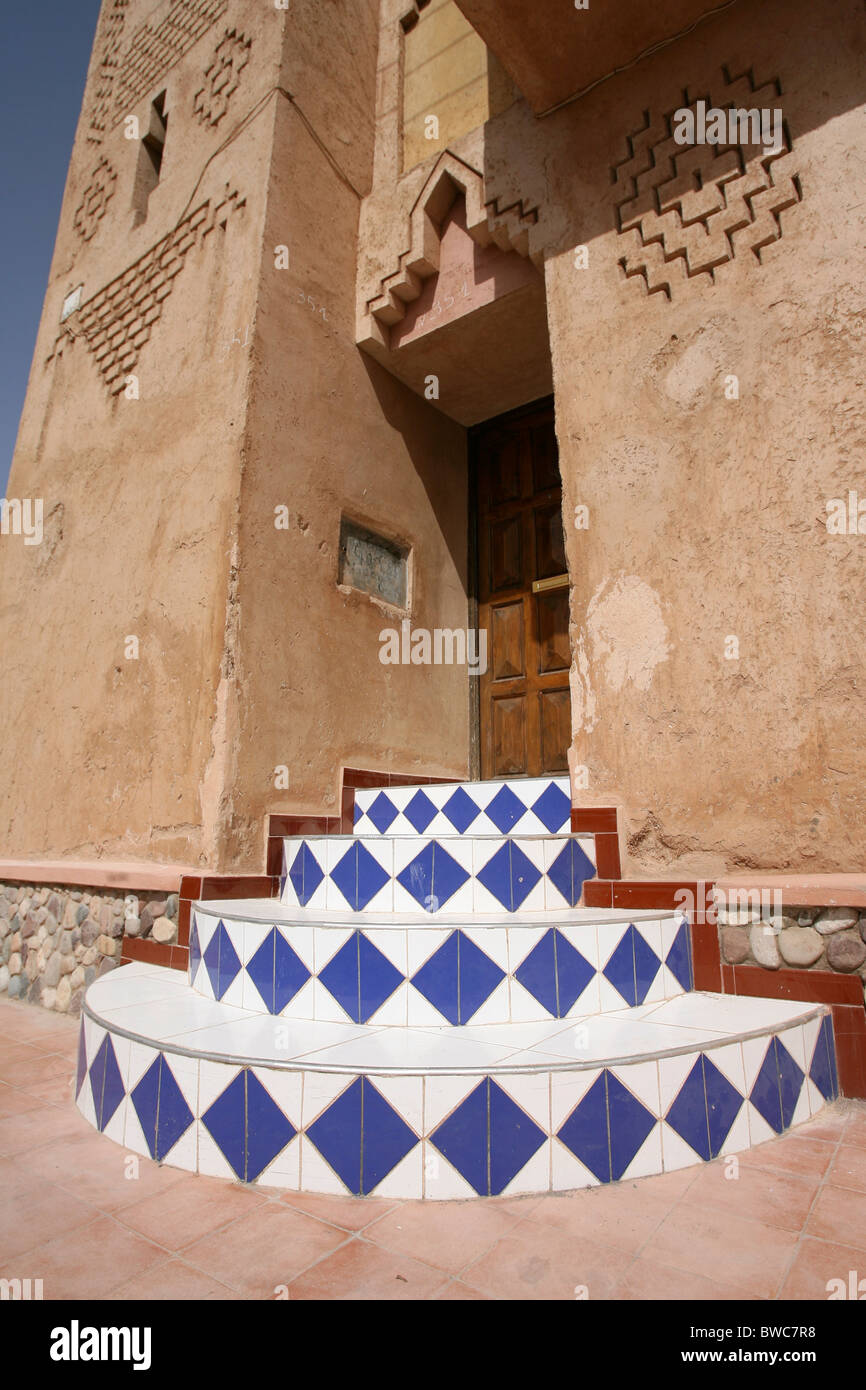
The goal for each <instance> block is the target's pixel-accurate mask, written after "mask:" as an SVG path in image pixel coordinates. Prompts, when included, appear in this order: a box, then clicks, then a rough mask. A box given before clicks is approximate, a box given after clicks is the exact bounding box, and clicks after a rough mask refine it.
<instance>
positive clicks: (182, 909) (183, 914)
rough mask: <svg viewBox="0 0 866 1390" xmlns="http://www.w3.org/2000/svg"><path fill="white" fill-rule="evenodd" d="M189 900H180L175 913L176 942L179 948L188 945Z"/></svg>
mask: <svg viewBox="0 0 866 1390" xmlns="http://www.w3.org/2000/svg"><path fill="white" fill-rule="evenodd" d="M189 919H190V901H189V898H181V901H180V904H179V906H178V912H177V941H178V945H179V946H188V945H189Z"/></svg>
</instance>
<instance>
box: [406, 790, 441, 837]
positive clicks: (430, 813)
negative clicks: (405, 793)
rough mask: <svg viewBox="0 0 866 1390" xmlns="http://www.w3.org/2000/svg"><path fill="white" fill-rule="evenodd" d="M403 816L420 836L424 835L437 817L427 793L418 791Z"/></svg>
mask: <svg viewBox="0 0 866 1390" xmlns="http://www.w3.org/2000/svg"><path fill="white" fill-rule="evenodd" d="M403 815H404V816H405V817H406V819H407V821H408V822H409V824H410V825H411V826H412V828H413V829H414V830H417V831H418V834H419V835H423V834H424V831H425V830H426V829H427V826H428V825H429V824H430V822H431V820H432V819H433V817H434V816H435V815H436V807H435V806H434V805H433V802H432V801H431V800H430V798H429V796H428V795H427V793H426V792H422V791H420V790H419V791H417V792H416V793H415V795H414V796H413V797H412V800H411V801H410V802H409V804H408V806H407V807H406V809H405V811H404V812H403Z"/></svg>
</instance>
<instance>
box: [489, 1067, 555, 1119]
mask: <svg viewBox="0 0 866 1390" xmlns="http://www.w3.org/2000/svg"><path fill="white" fill-rule="evenodd" d="M494 1079H495V1081H496V1085H497V1086H498V1087H499V1088H500V1090H502V1091H504V1092H505V1094H506V1095H508V1096H510V1097H511V1099H512V1100H513V1101H514V1102H515V1104H516V1105H519V1106H520V1108H521V1110H525V1111H526V1113H527V1115H529V1116H530V1117H531V1119H533V1120H534V1121H535V1123H536V1124H537V1125H538V1127H539V1128H540V1129H541V1130H543V1131H544V1133H545V1134H549V1133H550V1092H551V1081H550V1073H549V1072H529V1073H527V1074H526V1075H525V1076H520V1075H518V1074H515V1073H513V1072H512V1073H503V1074H502V1075H500V1076H497V1077H495V1078H494Z"/></svg>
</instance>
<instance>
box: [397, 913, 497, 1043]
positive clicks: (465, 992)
mask: <svg viewBox="0 0 866 1390" xmlns="http://www.w3.org/2000/svg"><path fill="white" fill-rule="evenodd" d="M504 978H505V972H504V971H503V970H501V969H500V968H499V966H498V965H497V964H496V962H495V961H492V960H491V959H490V957H489V956H488V955H485V953H484V951H482V950H480V949H479V947H478V946H476V945H475V942H474V941H472V940H471V939H470V937H468V936H466V935H465V933H464V932H462V931H453V932H452V933H451V935H450V936H449V937H448V939H447V941H445V942H444V943H443V945H442V946H440V947H439V950H438V951H435V952H434V954H433V955H432V956H431V957H430V959H429V960H426V961H425V962H424V964H423V965H422V966H421V968H420V970H418V971H416V973H415V974H414V975H413V976H412V984H413V985H414V986H415V988H416V989H417V990H418V992H419V993H420V994H423V996H424V998H425V999H426V1000H428V1002H429V1003H431V1004H432V1005H433V1007H434V1009H438V1010H439V1012H440V1013H441V1014H442V1015H443V1016H444V1017H445V1018H447V1020H448V1022H449V1023H453V1024H461V1023H468V1022H469V1020H470V1019H471V1018H472V1016H473V1014H476V1013H477V1012H478V1010H479V1009H480V1008H481V1005H482V1004H483V1003H484V1002H485V1000H487V999H489V998H490V996H491V994H492V993H493V991H494V990H495V989H496V986H497V985H498V984H499V982H500V980H502V979H504Z"/></svg>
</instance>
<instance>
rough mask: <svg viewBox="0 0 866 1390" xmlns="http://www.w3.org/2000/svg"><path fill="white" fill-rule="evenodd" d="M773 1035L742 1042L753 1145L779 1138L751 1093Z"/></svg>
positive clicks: (751, 1141)
mask: <svg viewBox="0 0 866 1390" xmlns="http://www.w3.org/2000/svg"><path fill="white" fill-rule="evenodd" d="M772 1041H773V1039H772V1036H771V1035H769V1034H763V1035H762V1036H760V1037H757V1038H744V1039H743V1042H742V1049H743V1066H744V1069H745V1078H746V1096H747V1102H746V1103H747V1108H748V1113H749V1143H750V1145H751V1146H752V1147H754V1146H755V1145H756V1144H763V1143H765V1142H766V1141H767V1140H768V1139H777V1138H778V1137H779V1131H778V1130H777V1129H775V1128H774V1127H773V1126H772V1125H770V1124H768V1123H767V1121H766V1119H765V1118H764V1116H763V1115H762V1114H761V1112H760V1110H759V1109H758V1108H757V1106H756V1105H755V1104H753V1102H752V1100H751V1093H752V1090H753V1088H754V1085H755V1082H756V1081H757V1079H758V1075H759V1073H760V1071H761V1068H762V1067H763V1065H764V1061H765V1059H766V1056H767V1049H768V1048H769V1047H770V1046H771V1045H772Z"/></svg>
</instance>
